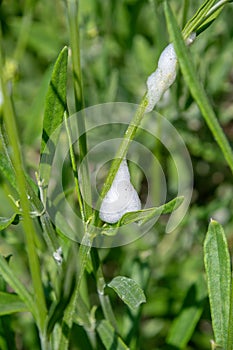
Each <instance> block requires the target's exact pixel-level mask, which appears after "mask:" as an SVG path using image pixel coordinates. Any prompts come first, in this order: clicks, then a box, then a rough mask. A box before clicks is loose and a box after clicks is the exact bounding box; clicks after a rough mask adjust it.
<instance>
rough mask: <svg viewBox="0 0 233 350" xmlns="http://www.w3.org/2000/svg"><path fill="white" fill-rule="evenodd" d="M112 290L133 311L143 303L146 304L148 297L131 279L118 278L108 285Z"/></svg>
mask: <svg viewBox="0 0 233 350" xmlns="http://www.w3.org/2000/svg"><path fill="white" fill-rule="evenodd" d="M107 286H108V287H110V288H112V289H113V290H114V291H115V292H116V293H117V295H118V296H119V297H120V298H121V300H122V301H123V302H124V303H125V304H127V305H128V306H129V307H130V308H131V309H137V308H138V307H139V305H140V304H141V303H145V302H146V297H145V294H144V292H143V290H142V289H141V287H140V286H139V285H138V284H137V283H136V282H135V281H134V280H132V279H131V278H128V277H124V276H117V277H115V278H113V280H112V281H111V282H110V283H108V284H107Z"/></svg>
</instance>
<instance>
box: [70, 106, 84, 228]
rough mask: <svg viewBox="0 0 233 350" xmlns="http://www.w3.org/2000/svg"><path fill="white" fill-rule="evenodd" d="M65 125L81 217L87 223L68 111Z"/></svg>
mask: <svg viewBox="0 0 233 350" xmlns="http://www.w3.org/2000/svg"><path fill="white" fill-rule="evenodd" d="M65 127H66V132H67V137H68V142H69V147H70V161H71V167H72V170H73V175H74V181H75V188H76V194H77V198H78V202H79V207H80V213H81V217H82V220H83V223H85V215H84V209H83V203H82V196H81V192H80V188H79V181H78V173H77V166H76V161H75V155H74V150H73V145H72V141H71V135H70V129H69V126H68V119H67V113H66V112H65Z"/></svg>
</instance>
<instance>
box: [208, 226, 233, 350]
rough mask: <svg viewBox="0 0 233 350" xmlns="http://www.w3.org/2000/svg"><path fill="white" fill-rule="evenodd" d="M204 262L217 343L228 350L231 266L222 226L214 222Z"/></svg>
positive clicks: (209, 231)
mask: <svg viewBox="0 0 233 350" xmlns="http://www.w3.org/2000/svg"><path fill="white" fill-rule="evenodd" d="M204 262H205V269H206V276H207V284H208V293H209V300H210V309H211V318H212V324H213V330H214V336H215V342H216V343H217V344H218V345H220V346H222V347H223V348H224V349H226V344H227V331H228V321H229V310H230V289H231V265H230V254H229V251H228V246H227V240H226V237H225V234H224V231H223V228H222V226H221V225H220V224H219V223H218V222H217V221H214V220H212V221H211V222H210V224H209V227H208V231H207V234H206V238H205V242H204Z"/></svg>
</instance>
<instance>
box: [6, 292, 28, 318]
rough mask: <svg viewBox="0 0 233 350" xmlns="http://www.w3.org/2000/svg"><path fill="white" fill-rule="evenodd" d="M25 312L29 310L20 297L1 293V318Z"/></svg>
mask: <svg viewBox="0 0 233 350" xmlns="http://www.w3.org/2000/svg"><path fill="white" fill-rule="evenodd" d="M25 311H28V308H27V307H26V305H25V304H24V303H23V302H22V301H21V299H20V298H19V297H18V295H16V294H11V293H4V292H0V316H3V315H9V314H12V313H15V312H25Z"/></svg>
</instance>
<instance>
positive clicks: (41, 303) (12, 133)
mask: <svg viewBox="0 0 233 350" xmlns="http://www.w3.org/2000/svg"><path fill="white" fill-rule="evenodd" d="M0 39H1V34H0ZM0 77H1V87H2V93H3V99H4V104H3V117H4V121H5V126H6V131H7V134H8V138H9V142H10V145H11V147H12V163H13V165H14V168H15V173H16V178H17V180H18V190H19V195H20V204H21V208H22V217H23V228H24V231H25V239H26V245H27V253H28V260H29V267H30V272H31V277H32V283H33V291H34V295H35V303H36V305H37V324H38V327H39V329H40V330H41V331H42V330H44V326H45V318H46V314H47V310H46V304H45V296H44V291H43V285H42V280H41V273H40V264H39V259H38V256H37V253H36V247H35V236H36V232H35V228H34V225H33V222H32V219H31V217H30V206H29V201H28V194H27V184H26V179H25V176H24V168H23V163H22V156H21V152H20V148H21V147H20V143H19V137H18V132H17V127H16V121H15V116H14V111H13V106H12V103H11V99H10V96H9V93H8V91H7V87H6V84H7V81H6V78H5V76H4V70H3V58H2V51H0Z"/></svg>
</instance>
